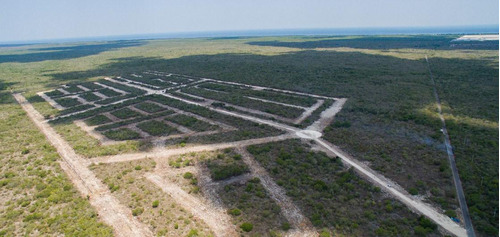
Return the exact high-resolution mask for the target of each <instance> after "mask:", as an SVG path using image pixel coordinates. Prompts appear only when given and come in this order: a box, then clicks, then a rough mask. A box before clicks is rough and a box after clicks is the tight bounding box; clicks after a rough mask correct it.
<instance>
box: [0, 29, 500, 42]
mask: <svg viewBox="0 0 500 237" xmlns="http://www.w3.org/2000/svg"><path fill="white" fill-rule="evenodd" d="M499 27H500V25H498V24H497V25H495V24H491V25H461V26H459V25H454V26H391V27H336V28H281V29H279V28H275V29H239V30H206V31H177V32H163V33H134V34H119V35H98V36H81V37H66V38H46V39H33V40H10V41H0V45H33V44H51V43H55V44H57V43H79V42H82V43H83V42H103V41H120V40H159V39H196V38H213V37H218V38H227V37H266V36H349V35H352V36H356V35H357V36H362V35H439V34H457V35H460V34H499ZM464 28H466V29H464ZM445 29H446V30H448V31H447V32H446V31H443V32H413V33H412V32H409V31H408V30H445ZM459 29H463V30H464V31H463V32H450V30H459ZM334 30H337V31H342V30H343V31H345V32H336V33H334V32H329V33H328V32H323V33H320V32H313V31H334ZM376 30H387V31H390V30H406V31H407V32H404V31H394V32H373V31H376ZM471 30H488V31H481V32H479V31H475V32H471ZM294 31H296V32H295V33H294ZM299 31H302V32H299ZM307 31H309V32H307ZM349 31H350V32H349ZM363 31H364V32H363ZM370 31H371V32H370ZM271 32H275V33H274V34H273V33H271ZM241 33H243V34H241ZM245 33H246V34H245ZM252 33H253V34H252ZM266 33H268V34H266ZM280 33H281V34H280Z"/></svg>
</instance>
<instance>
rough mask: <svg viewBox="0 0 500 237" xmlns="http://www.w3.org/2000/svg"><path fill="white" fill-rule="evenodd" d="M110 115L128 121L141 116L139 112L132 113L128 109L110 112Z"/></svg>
mask: <svg viewBox="0 0 500 237" xmlns="http://www.w3.org/2000/svg"><path fill="white" fill-rule="evenodd" d="M111 114H112V115H114V116H116V117H117V118H120V119H129V118H133V117H137V116H139V115H141V114H140V113H139V112H136V111H133V110H131V109H129V108H123V109H119V110H116V111H113V112H111Z"/></svg>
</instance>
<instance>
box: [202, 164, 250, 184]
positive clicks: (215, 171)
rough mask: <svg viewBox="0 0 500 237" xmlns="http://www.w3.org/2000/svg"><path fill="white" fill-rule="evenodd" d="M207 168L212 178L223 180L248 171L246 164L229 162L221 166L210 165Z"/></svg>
mask: <svg viewBox="0 0 500 237" xmlns="http://www.w3.org/2000/svg"><path fill="white" fill-rule="evenodd" d="M209 169H210V173H211V175H212V178H213V179H214V180H223V179H227V178H230V177H233V176H238V175H241V174H243V173H246V172H248V168H247V167H246V166H243V165H238V164H229V165H223V166H217V165H210V166H209Z"/></svg>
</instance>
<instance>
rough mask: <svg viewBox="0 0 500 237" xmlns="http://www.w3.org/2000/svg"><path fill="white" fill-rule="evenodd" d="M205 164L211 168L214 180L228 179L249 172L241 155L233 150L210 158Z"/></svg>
mask: <svg viewBox="0 0 500 237" xmlns="http://www.w3.org/2000/svg"><path fill="white" fill-rule="evenodd" d="M205 165H206V166H207V167H208V169H209V170H210V175H211V177H212V179H213V180H223V179H228V178H231V177H234V176H238V175H242V174H244V173H247V172H249V170H248V167H247V166H246V165H245V163H243V161H242V160H241V156H240V155H239V154H235V153H234V152H233V151H232V150H226V152H224V153H219V154H217V156H216V157H214V158H212V159H208V160H207V161H206V163H205Z"/></svg>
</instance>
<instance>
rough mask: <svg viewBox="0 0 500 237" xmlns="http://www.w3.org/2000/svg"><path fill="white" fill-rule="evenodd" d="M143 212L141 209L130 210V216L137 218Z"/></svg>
mask: <svg viewBox="0 0 500 237" xmlns="http://www.w3.org/2000/svg"><path fill="white" fill-rule="evenodd" d="M143 212H144V209H143V208H142V207H138V208H136V209H134V210H132V215H133V216H138V215H140V214H142V213H143Z"/></svg>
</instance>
